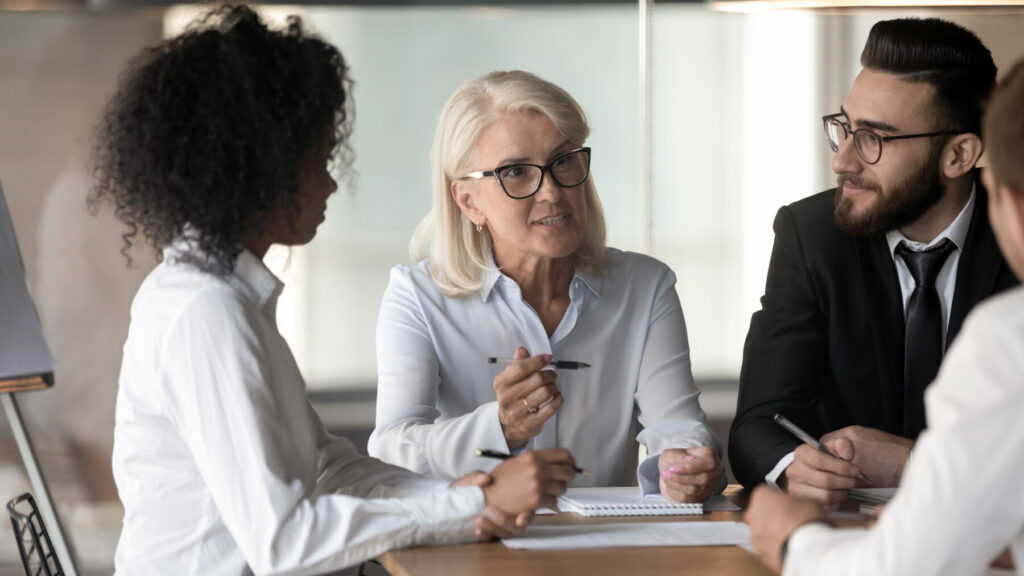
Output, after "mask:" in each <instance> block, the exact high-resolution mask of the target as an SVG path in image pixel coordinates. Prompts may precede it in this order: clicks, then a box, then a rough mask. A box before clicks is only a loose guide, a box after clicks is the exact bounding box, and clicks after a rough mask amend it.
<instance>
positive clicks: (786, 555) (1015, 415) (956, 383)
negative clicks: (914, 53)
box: [746, 61, 1024, 576]
mask: <svg viewBox="0 0 1024 576" xmlns="http://www.w3.org/2000/svg"><path fill="white" fill-rule="evenodd" d="M983 135H984V138H985V144H986V146H987V147H988V149H989V165H990V168H989V169H987V170H985V172H984V175H983V179H984V181H985V187H986V189H987V190H988V198H989V201H988V217H989V220H990V221H991V225H992V230H993V231H994V232H995V237H996V239H997V241H998V243H999V248H1000V249H1001V250H1002V253H1003V255H1004V256H1005V257H1006V261H1007V262H1008V263H1009V266H1010V268H1011V269H1012V270H1013V271H1014V273H1015V274H1016V275H1017V277H1018V278H1022V277H1024V168H1022V167H1024V61H1021V62H1019V63H1018V64H1017V65H1016V66H1015V67H1014V68H1013V70H1012V71H1011V72H1010V74H1009V75H1008V76H1007V77H1006V78H1005V79H1004V80H1003V82H1002V84H1001V85H1000V86H999V88H998V89H997V90H996V91H995V93H994V94H993V96H992V103H991V105H990V106H989V107H988V110H987V111H986V113H985V121H984V132H983ZM1022 349H1024V288H1020V287H1018V288H1013V289H1011V290H1007V291H1006V292H1004V293H1003V294H1000V295H998V296H993V297H992V298H990V299H988V300H986V301H985V302H984V303H982V304H980V305H979V306H978V307H977V308H975V310H973V311H972V312H971V313H970V315H969V316H968V317H967V319H966V320H965V322H964V328H963V332H962V333H961V335H960V337H959V338H957V340H956V342H955V343H954V344H953V346H952V348H950V350H949V353H948V354H947V355H946V359H945V361H943V363H942V369H941V371H940V372H939V375H938V378H937V379H936V380H935V382H934V383H933V384H932V385H931V386H929V388H928V392H927V394H926V397H925V400H926V402H925V403H926V405H927V411H928V418H929V426H928V428H927V429H926V430H925V431H924V432H923V433H922V434H921V437H920V439H919V440H918V442H917V444H916V446H915V448H914V458H913V459H912V460H911V462H910V463H909V464H908V465H907V468H906V472H905V474H904V476H903V479H902V486H901V488H900V490H899V491H898V492H897V494H896V497H895V498H894V499H893V500H892V501H891V502H890V503H889V504H888V505H887V506H886V507H885V510H884V511H883V512H882V514H881V517H880V518H879V520H878V522H877V523H876V524H875V525H874V526H873V527H872V528H870V529H868V530H864V529H846V530H836V529H834V528H833V527H831V526H829V525H828V520H827V518H828V517H827V512H826V510H825V507H824V506H822V505H821V504H819V503H815V502H810V501H806V500H800V499H797V498H794V497H792V496H787V495H785V494H782V493H780V492H778V491H777V490H773V489H770V488H768V487H767V486H761V487H758V488H757V489H756V490H754V492H753V494H752V496H751V499H750V506H749V507H748V509H747V514H746V521H747V523H749V524H750V529H751V535H752V540H753V544H754V546H755V547H756V548H757V550H758V552H760V554H761V558H762V559H763V560H764V561H765V563H766V564H767V565H768V566H769V567H770V568H772V569H774V570H775V571H777V572H778V571H782V572H783V573H784V574H786V575H787V576H798V575H801V574H813V575H815V576H832V575H838V574H851V575H852V574H857V575H860V574H872V575H873V576H888V575H893V576H897V575H898V576H902V575H904V574H914V575H917V576H931V575H936V576H938V575H946V574H957V575H966V574H982V573H985V570H986V568H987V567H988V566H989V563H990V562H993V559H996V560H995V562H994V565H996V566H998V567H1002V568H1008V567H1013V565H1014V564H1016V570H1017V574H1024V565H1022V563H1021V559H1022V558H1024V530H1022V528H1024V499H1022V498H1021V497H1020V492H1021V491H1020V488H1019V485H1018V484H1017V482H1019V481H1020V478H1021V477H1024V459H1022V458H1021V453H1022V452H1024V420H1022V419H1021V417H1020V406H1022V405H1024V379H1022V375H1024V354H1021V350H1022ZM1001 552H1002V554H1000V553H1001Z"/></svg>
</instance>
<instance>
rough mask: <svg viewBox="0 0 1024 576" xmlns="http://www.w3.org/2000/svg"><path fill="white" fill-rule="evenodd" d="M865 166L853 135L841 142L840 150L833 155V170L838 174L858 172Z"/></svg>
mask: <svg viewBox="0 0 1024 576" xmlns="http://www.w3.org/2000/svg"><path fill="white" fill-rule="evenodd" d="M863 167H864V165H863V163H862V162H861V159H860V155H859V154H857V147H856V146H855V145H854V143H853V137H848V138H846V139H845V140H841V141H840V142H839V150H838V151H836V153H835V155H833V156H832V172H835V173H836V174H856V173H858V172H860V171H861V169H862V168H863Z"/></svg>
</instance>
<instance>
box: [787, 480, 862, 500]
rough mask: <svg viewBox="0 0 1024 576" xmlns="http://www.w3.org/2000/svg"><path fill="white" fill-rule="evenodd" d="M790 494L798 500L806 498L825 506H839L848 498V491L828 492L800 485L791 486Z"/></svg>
mask: <svg viewBox="0 0 1024 576" xmlns="http://www.w3.org/2000/svg"><path fill="white" fill-rule="evenodd" d="M789 493H790V494H791V495H792V496H796V497H798V498H805V499H808V500H814V501H817V502H822V503H825V504H838V503H839V502H842V501H843V500H846V498H847V496H848V493H847V491H846V490H826V489H824V488H818V487H816V486H809V485H807V484H799V483H798V484H790V486H789Z"/></svg>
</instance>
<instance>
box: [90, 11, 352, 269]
mask: <svg viewBox="0 0 1024 576" xmlns="http://www.w3.org/2000/svg"><path fill="white" fill-rule="evenodd" d="M351 85H352V82H351V80H350V79H349V77H348V68H347V66H346V64H345V60H344V58H343V57H342V55H341V53H340V52H339V51H338V50H337V48H335V47H334V46H332V45H330V44H328V43H327V42H325V41H323V40H321V39H319V38H316V37H314V36H311V35H310V34H309V33H308V32H305V31H304V30H303V27H302V22H301V21H300V20H299V19H298V18H296V17H291V18H289V20H288V25H287V26H286V28H285V29H284V30H281V31H275V30H270V29H268V28H267V26H266V25H264V23H263V22H262V21H261V20H260V17H259V16H258V15H257V14H256V13H255V12H254V11H253V10H252V9H250V8H247V7H245V6H223V7H220V8H216V9H214V10H212V11H211V12H210V13H208V14H207V15H206V16H205V17H203V18H200V19H199V20H197V21H196V22H194V23H193V24H192V25H191V26H190V27H189V29H188V30H187V31H186V32H185V33H183V34H181V35H180V36H177V37H175V38H172V39H170V40H166V41H164V42H163V43H161V44H159V45H157V46H155V47H152V48H148V49H146V50H144V51H143V52H142V53H141V54H139V55H138V56H136V57H135V59H133V60H132V61H131V63H130V64H129V66H128V69H127V70H126V71H125V72H124V73H123V74H122V76H121V78H120V85H119V87H118V90H117V92H116V94H115V95H114V97H113V98H112V99H111V101H110V102H109V103H108V105H107V107H106V110H105V111H104V114H103V117H102V119H101V121H100V123H99V126H98V128H97V139H96V145H95V150H94V160H95V176H96V183H95V186H94V188H93V189H92V190H91V192H90V195H89V204H90V207H91V208H92V209H93V210H94V211H95V210H96V209H97V207H98V206H100V205H102V204H104V203H110V204H111V205H113V207H114V213H115V215H116V216H117V217H118V218H119V219H121V220H122V221H124V222H125V223H126V224H127V225H128V230H127V231H126V232H125V234H124V235H123V238H124V241H125V246H124V249H123V250H122V252H123V253H124V254H125V255H126V257H127V251H128V249H129V248H131V246H132V245H133V243H137V242H144V243H145V244H146V245H148V246H150V247H151V248H153V249H154V250H155V251H156V252H157V257H158V258H159V257H160V251H161V250H162V248H163V247H164V246H166V245H168V244H170V243H171V242H172V241H174V240H175V239H177V238H179V237H182V235H183V232H184V231H185V230H187V229H188V230H190V233H188V234H186V235H185V237H186V238H187V241H189V242H193V243H194V246H195V247H196V248H198V249H199V250H198V253H200V254H202V256H201V257H200V258H199V260H201V261H195V263H196V264H197V265H199V266H201V267H202V268H204V269H207V270H211V271H214V272H216V273H220V274H224V273H227V272H229V271H230V270H231V269H232V268H233V266H234V262H235V259H236V258H237V256H238V254H239V252H240V251H241V247H240V245H239V240H240V238H241V237H242V236H243V235H246V234H252V233H254V232H257V233H258V232H259V231H260V227H261V226H262V225H263V223H264V221H265V220H266V219H267V216H268V214H269V213H270V212H272V211H274V210H275V209H281V208H284V209H286V210H295V211H297V209H298V208H297V204H296V203H295V200H294V196H295V193H296V191H297V190H298V186H299V170H300V164H301V161H302V158H303V155H304V154H305V153H306V152H307V151H308V150H309V149H311V148H312V147H314V146H316V145H318V144H321V143H322V142H324V139H325V137H326V136H328V135H329V134H330V131H331V130H332V129H333V131H334V135H335V137H336V141H337V142H338V145H337V147H338V148H337V150H335V153H336V160H338V161H339V162H340V163H341V165H342V166H344V167H345V168H348V167H349V166H350V165H351V150H350V148H349V147H348V141H349V136H350V135H351V129H352V112H351ZM191 230H194V231H195V233H191ZM140 232H141V236H142V237H141V238H139V233H140ZM193 260H196V258H193ZM130 262H131V259H130V258H129V264H130Z"/></svg>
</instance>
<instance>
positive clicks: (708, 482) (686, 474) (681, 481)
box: [658, 446, 722, 502]
mask: <svg viewBox="0 0 1024 576" xmlns="http://www.w3.org/2000/svg"><path fill="white" fill-rule="evenodd" d="M658 470H660V471H661V480H660V482H659V487H660V488H661V495H662V496H664V497H665V498H668V499H669V500H675V501H677V502H703V501H705V500H707V499H708V498H710V497H711V495H712V494H714V492H715V487H717V486H718V481H719V480H720V479H721V477H722V464H721V463H720V462H719V461H718V457H717V456H716V455H715V451H714V450H712V449H711V447H710V446H701V447H700V448H686V449H681V448H670V449H668V450H665V451H663V452H662V453H661V455H660V456H658Z"/></svg>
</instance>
